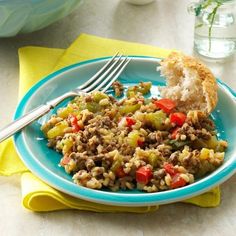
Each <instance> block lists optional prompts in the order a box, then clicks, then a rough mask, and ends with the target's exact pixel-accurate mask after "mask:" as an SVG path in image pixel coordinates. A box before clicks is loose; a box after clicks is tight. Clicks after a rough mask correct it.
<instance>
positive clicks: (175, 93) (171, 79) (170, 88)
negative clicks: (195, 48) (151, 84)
mask: <svg viewBox="0 0 236 236" xmlns="http://www.w3.org/2000/svg"><path fill="white" fill-rule="evenodd" d="M158 69H159V70H160V72H161V75H162V76H165V77H166V86H165V87H160V88H159V90H160V92H161V96H162V97H164V98H170V99H172V100H174V101H175V102H176V103H177V106H178V109H179V110H181V111H184V112H187V111H189V110H201V111H203V112H204V113H206V114H210V113H211V112H212V111H213V110H214V108H215V106H216V104H217V100H218V98H217V83H216V79H215V77H214V75H213V74H212V72H211V71H210V70H209V69H208V68H207V67H206V66H205V65H204V64H202V63H201V62H200V61H199V60H197V59H196V58H193V57H190V56H186V55H184V54H182V53H180V52H172V53H171V54H170V55H169V56H168V57H167V58H165V59H164V60H162V61H161V62H160V66H159V67H158Z"/></svg>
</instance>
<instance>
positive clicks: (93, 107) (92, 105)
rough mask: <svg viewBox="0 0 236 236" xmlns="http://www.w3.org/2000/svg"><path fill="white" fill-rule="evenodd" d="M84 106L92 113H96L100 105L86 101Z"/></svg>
mask: <svg viewBox="0 0 236 236" xmlns="http://www.w3.org/2000/svg"><path fill="white" fill-rule="evenodd" d="M86 108H87V109H88V110H89V111H90V112H93V113H96V112H98V111H99V110H100V109H101V107H100V105H99V104H97V103H96V102H87V103H86Z"/></svg>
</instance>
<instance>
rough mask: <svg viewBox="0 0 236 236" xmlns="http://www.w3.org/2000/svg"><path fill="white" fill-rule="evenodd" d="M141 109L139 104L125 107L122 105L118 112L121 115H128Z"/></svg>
mask: <svg viewBox="0 0 236 236" xmlns="http://www.w3.org/2000/svg"><path fill="white" fill-rule="evenodd" d="M140 107H141V105H140V104H133V105H132V104H131V105H129V104H127V105H123V106H122V107H120V109H119V111H120V113H121V114H122V115H123V114H128V113H134V112H135V111H137V110H138V109H139V108H140Z"/></svg>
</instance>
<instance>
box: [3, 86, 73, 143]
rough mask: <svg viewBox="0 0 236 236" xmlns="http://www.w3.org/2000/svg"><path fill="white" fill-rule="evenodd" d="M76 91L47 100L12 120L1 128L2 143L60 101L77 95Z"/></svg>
mask: <svg viewBox="0 0 236 236" xmlns="http://www.w3.org/2000/svg"><path fill="white" fill-rule="evenodd" d="M76 95H78V94H76V93H75V92H73V91H71V92H69V93H65V94H63V95H62V96H60V97H57V98H55V99H53V100H51V101H49V102H47V103H46V104H44V105H41V106H39V107H36V108H35V109H33V110H32V111H30V112H28V113H26V114H25V115H23V116H22V117H20V118H18V119H16V120H15V121H13V122H11V123H10V124H8V125H7V126H5V127H4V128H3V129H1V130H0V143H1V142H2V141H4V140H5V139H7V138H9V137H10V136H12V135H13V134H15V133H16V132H18V131H20V130H21V129H23V128H24V127H26V126H27V125H29V124H30V123H32V122H33V121H35V120H37V119H38V118H40V117H41V116H43V115H45V114H46V113H48V112H49V111H50V110H51V109H53V108H54V107H55V106H56V105H58V104H59V103H60V102H62V101H63V100H65V99H66V98H68V97H71V96H76Z"/></svg>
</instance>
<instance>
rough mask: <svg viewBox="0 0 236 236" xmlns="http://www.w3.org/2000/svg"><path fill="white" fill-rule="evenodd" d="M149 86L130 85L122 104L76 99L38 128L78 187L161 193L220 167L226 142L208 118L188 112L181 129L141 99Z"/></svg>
mask: <svg viewBox="0 0 236 236" xmlns="http://www.w3.org/2000/svg"><path fill="white" fill-rule="evenodd" d="M150 86H151V84H150V83H140V84H139V85H138V86H133V87H132V88H130V89H128V96H129V98H125V99H123V100H121V101H117V100H115V99H114V98H113V97H109V96H107V95H106V94H103V93H100V92H96V94H95V93H92V94H89V95H87V96H81V97H76V98H75V99H74V100H73V101H71V102H70V103H69V104H68V106H67V107H65V108H60V109H59V110H58V111H57V114H55V115H53V116H52V117H51V118H50V119H49V120H48V122H46V123H45V124H44V125H43V126H42V131H43V132H44V134H45V136H46V137H47V138H48V146H49V147H50V148H54V149H55V150H56V151H57V152H60V153H62V158H61V161H60V165H61V166H62V167H63V168H65V171H66V172H67V173H70V174H71V175H72V176H73V177H72V178H73V180H74V182H75V183H76V184H78V185H81V186H84V187H88V188H92V189H103V188H108V189H111V190H112V191H118V190H119V189H124V190H126V189H139V190H141V191H146V192H156V191H165V190H169V189H173V188H177V187H182V186H184V185H187V184H191V183H192V182H194V180H195V179H196V178H199V177H202V176H205V175H206V174H207V173H210V172H212V171H214V170H215V169H216V168H217V167H219V166H220V165H221V164H222V163H223V160H224V151H225V149H226V148H227V142H226V141H223V140H217V138H216V136H215V130H214V123H213V122H212V120H210V119H209V118H208V117H206V116H205V115H204V114H203V113H201V112H199V111H190V112H189V113H188V114H187V119H186V120H185V122H184V124H183V125H176V124H173V123H171V122H170V114H169V113H165V112H164V111H162V110H161V109H160V108H158V107H157V106H156V105H155V101H157V99H149V100H147V99H145V98H144V97H143V96H142V94H147V93H149V91H150ZM113 88H114V90H115V92H116V95H118V96H120V95H121V93H122V92H123V86H122V85H121V84H120V83H119V82H114V83H113ZM173 133H175V134H173ZM212 140H213V141H212ZM201 145H202V146H201ZM142 168H144V170H146V171H149V172H150V173H149V175H148V176H149V177H147V175H145V173H143V174H142V173H141V179H139V171H140V170H141V169H142ZM145 168H146V169H145ZM180 183H182V184H183V183H184V184H183V185H180Z"/></svg>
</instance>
